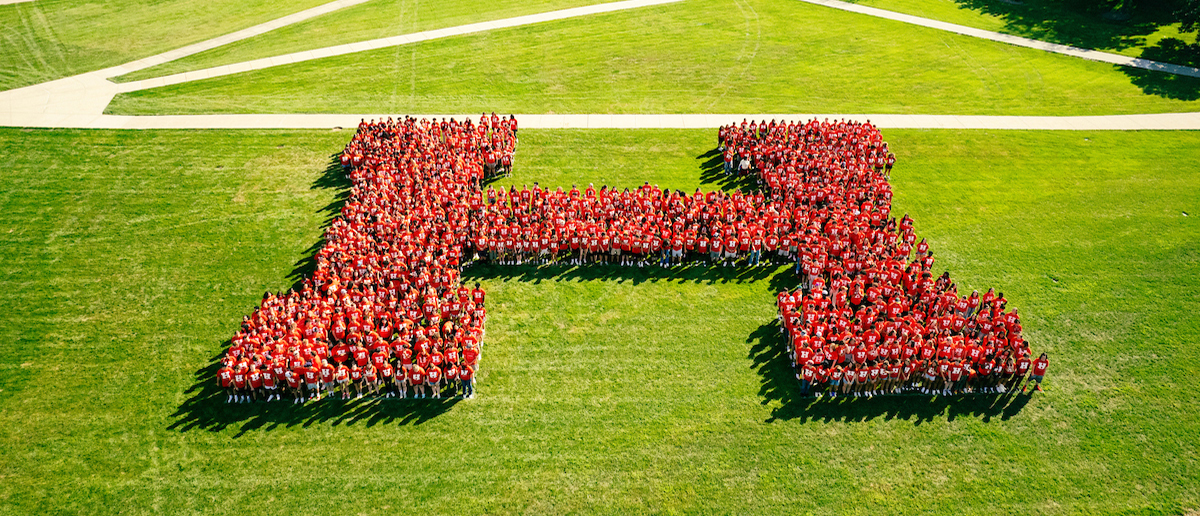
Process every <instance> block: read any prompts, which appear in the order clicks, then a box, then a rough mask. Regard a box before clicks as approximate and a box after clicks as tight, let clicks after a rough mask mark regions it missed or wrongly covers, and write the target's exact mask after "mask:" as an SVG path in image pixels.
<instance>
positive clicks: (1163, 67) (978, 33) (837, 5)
mask: <svg viewBox="0 0 1200 516" xmlns="http://www.w3.org/2000/svg"><path fill="white" fill-rule="evenodd" d="M800 1H801V2H807V3H810V4H816V5H823V6H825V7H832V8H834V9H841V10H843V11H850V12H854V13H859V14H865V15H868V16H875V17H879V18H886V19H888V20H895V21H898V22H904V23H911V24H913V25H920V26H922V27H928V28H931V29H938V30H944V31H948V32H953V33H955V34H961V35H964V36H972V37H976V38H981V39H988V40H992V41H998V42H1001V43H1008V44H1010V45H1016V46H1018V47H1026V48H1034V49H1038V50H1045V51H1046V52H1054V53H1056V54H1063V55H1068V56H1072V57H1078V58H1082V59H1088V60H1091V61H1100V62H1102V63H1112V64H1115V65H1121V66H1130V67H1133V68H1143V69H1146V70H1154V71H1156V72H1165V73H1171V74H1175V75H1186V76H1188V77H1200V68H1193V67H1190V66H1181V65H1177V64H1170V63H1161V62H1158V61H1151V60H1149V59H1141V58H1137V57H1129V56H1123V55H1119V54H1110V53H1108V52H1100V51H1099V50H1088V49H1086V48H1077V47H1072V46H1069V45H1059V44H1057V43H1047V42H1045V41H1038V40H1036V39H1029V38H1022V37H1020V36H1011V35H1008V34H1001V33H999V32H992V31H988V30H983V29H976V28H973V27H967V26H964V25H955V24H953V23H946V22H942V21H937V20H931V19H929V18H921V17H919V16H911V15H908V14H901V13H897V12H893V11H885V10H883V9H876V8H874V7H866V6H862V5H856V4H852V3H848V2H842V1H840V0H800Z"/></svg>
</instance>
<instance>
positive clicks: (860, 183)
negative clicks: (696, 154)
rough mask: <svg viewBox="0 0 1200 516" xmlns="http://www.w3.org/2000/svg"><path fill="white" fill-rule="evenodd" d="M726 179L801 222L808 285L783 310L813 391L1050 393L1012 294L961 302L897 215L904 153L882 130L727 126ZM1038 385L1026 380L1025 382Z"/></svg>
mask: <svg viewBox="0 0 1200 516" xmlns="http://www.w3.org/2000/svg"><path fill="white" fill-rule="evenodd" d="M719 145H720V147H719V149H720V150H721V151H722V152H723V154H724V156H725V160H726V163H727V165H726V170H727V172H728V173H750V174H755V175H756V176H757V178H758V180H759V182H760V184H761V185H762V186H763V188H764V189H765V190H766V191H767V192H768V196H769V199H770V200H771V201H772V202H773V203H774V204H777V205H781V206H782V207H783V208H782V209H780V210H778V211H780V212H783V213H790V214H791V215H792V217H791V219H790V220H788V219H787V218H786V217H785V218H784V220H783V221H782V224H781V228H782V230H783V231H784V232H790V233H791V234H792V235H793V236H792V241H793V242H797V245H798V247H799V252H798V253H794V257H795V258H796V271H797V273H798V274H799V275H800V279H801V281H800V284H801V287H800V288H799V289H796V290H795V291H792V292H786V291H785V292H780V293H779V296H778V300H777V304H778V308H779V318H780V321H781V328H782V331H783V332H784V334H785V335H786V337H787V343H788V355H789V357H790V358H791V359H792V362H793V364H794V365H795V367H796V378H797V380H800V382H801V390H802V392H803V393H804V394H812V395H814V396H821V395H829V396H832V397H837V396H875V395H883V394H901V393H913V392H919V393H922V394H940V395H957V394H967V393H1004V392H1013V391H1015V390H1016V389H1017V388H1020V389H1021V390H1025V389H1026V388H1027V387H1032V388H1034V389H1036V390H1041V380H1042V377H1043V375H1044V374H1045V372H1046V368H1047V367H1048V364H1049V358H1048V357H1047V355H1046V354H1045V353H1043V354H1041V355H1040V356H1039V357H1038V358H1036V359H1033V358H1031V353H1030V349H1029V343H1028V342H1027V341H1026V340H1025V338H1024V337H1023V335H1022V328H1021V322H1020V316H1019V315H1018V313H1017V310H1016V309H1012V310H1008V307H1007V303H1008V300H1007V299H1005V298H1004V295H1003V294H1002V293H1001V294H997V293H996V292H995V291H994V290H989V291H988V292H986V293H984V294H982V295H981V294H979V292H977V291H973V292H971V293H970V294H966V295H960V294H959V292H958V287H957V285H956V284H955V283H954V281H953V280H952V279H951V278H950V274H949V273H943V274H941V275H939V276H937V277H936V278H935V277H934V274H933V265H934V255H933V252H932V251H931V250H930V249H929V245H928V243H927V242H926V241H925V240H924V239H922V240H920V241H917V238H916V234H915V232H914V230H913V220H912V218H910V217H909V216H908V215H904V216H903V217H900V219H899V220H896V219H895V218H893V217H892V216H891V199H892V191H891V186H890V185H889V183H888V180H889V178H890V174H891V169H892V166H893V165H894V163H895V156H894V154H892V153H891V152H890V151H889V150H888V146H887V144H886V143H884V142H883V141H882V138H881V135H880V133H879V131H878V129H876V128H875V127H874V126H872V125H871V124H870V123H855V122H845V121H842V122H828V121H826V122H817V121H815V120H814V121H810V122H808V123H806V124H789V123H776V122H774V121H772V122H770V123H766V122H757V123H755V122H749V123H747V122H745V121H743V122H742V124H740V125H731V126H726V127H723V128H721V130H720V132H719ZM1026 377H1028V379H1026Z"/></svg>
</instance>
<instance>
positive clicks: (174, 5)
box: [0, 0, 325, 90]
mask: <svg viewBox="0 0 1200 516" xmlns="http://www.w3.org/2000/svg"><path fill="white" fill-rule="evenodd" d="M322 3H325V1H324V0H300V1H297V2H287V3H286V4H281V3H278V2H270V1H267V0H207V1H204V2H196V1H194V0H155V1H147V0H107V1H104V2H98V1H86V0H37V1H36V2H29V3H20V4H12V5H0V90H7V89H12V88H19V87H21V86H28V85H30V84H37V83H40V82H45V81H49V80H54V79H60V78H62V77H66V76H69V75H75V74H78V73H83V72H89V71H92V70H99V69H101V68H105V67H109V66H116V65H120V64H124V63H127V62H129V61H133V60H135V59H140V58H143V57H147V56H151V55H154V54H158V53H160V52H166V51H168V50H172V49H176V48H180V47H183V46H185V45H190V44H192V43H197V42H200V41H204V40H206V39H211V38H215V37H217V36H220V35H222V34H228V33H230V32H234V31H237V30H241V29H244V28H246V27H251V26H254V25H257V24H259V23H263V22H266V21H269V20H273V19H275V18H279V17H282V16H286V15H288V14H291V13H295V12H299V11H303V10H305V9H308V8H310V7H315V6H317V5H320V4H322Z"/></svg>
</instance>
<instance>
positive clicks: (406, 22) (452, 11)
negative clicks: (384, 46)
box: [115, 0, 616, 82]
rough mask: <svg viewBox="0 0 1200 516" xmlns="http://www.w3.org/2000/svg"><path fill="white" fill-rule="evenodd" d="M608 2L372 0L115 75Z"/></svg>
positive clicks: (142, 74) (143, 74)
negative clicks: (234, 41) (429, 0)
mask: <svg viewBox="0 0 1200 516" xmlns="http://www.w3.org/2000/svg"><path fill="white" fill-rule="evenodd" d="M612 1H616V0H537V1H532V2H531V1H528V0H523V1H519V2H518V1H515V0H496V1H489V2H472V1H468V0H443V1H440V2H421V1H420V0H375V1H372V2H368V3H365V4H360V5H357V6H354V7H350V8H347V9H342V10H339V11H336V12H334V13H331V14H329V15H326V16H320V17H317V18H313V19H311V20H307V21H304V22H301V23H297V24H295V25H292V26H290V27H285V28H283V29H280V30H275V31H271V32H269V33H267V34H263V35H260V36H256V37H253V38H248V39H245V40H242V41H239V42H237V43H233V44H230V45H225V46H221V47H217V48H214V49H212V50H209V51H206V52H201V53H199V54H195V55H192V56H189V57H185V58H183V59H180V60H178V61H171V62H168V63H163V64H161V65H158V66H155V67H151V68H147V69H145V70H141V71H138V72H134V73H131V74H128V75H124V76H121V77H119V78H117V79H115V80H117V81H121V82H126V81H132V80H139V79H147V78H151V77H161V76H164V75H171V74H174V73H180V72H189V71H192V70H199V69H202V68H209V67H213V66H221V65H227V64H234V63H240V62H242V61H250V60H252V59H259V58H263V57H272V56H278V55H283V54H290V53H292V52H300V51H303V50H313V49H317V48H324V47H329V46H333V45H343V44H346V43H355V42H358V41H368V40H372V39H376V38H386V37H389V36H397V35H400V34H412V33H415V32H421V31H426V30H431V29H440V28H444V27H455V26H458V25H466V24H468V23H476V22H481V21H488V20H500V19H504V18H511V17H514V16H522V15H526V14H536V13H543V12H550V11H554V10H558V9H567V8H571V7H579V6H583V5H592V4H602V3H608V2H612Z"/></svg>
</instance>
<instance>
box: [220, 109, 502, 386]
mask: <svg viewBox="0 0 1200 516" xmlns="http://www.w3.org/2000/svg"><path fill="white" fill-rule="evenodd" d="M516 133H517V125H516V119H515V118H513V117H499V116H496V115H495V114H494V113H493V114H492V115H490V116H488V115H484V116H482V117H480V120H479V122H478V123H472V122H471V121H470V120H464V121H456V120H453V119H451V120H445V119H442V120H440V121H438V120H417V119H414V118H404V119H398V120H393V119H391V118H389V119H387V120H380V121H371V122H365V121H364V122H363V123H362V124H360V125H359V126H358V131H357V132H356V134H355V135H354V137H353V139H352V140H351V141H350V143H349V144H348V145H347V146H346V148H345V150H344V151H343V153H342V156H341V159H342V165H343V169H344V171H345V173H346V175H347V177H348V178H349V180H350V183H351V186H350V195H349V198H348V199H347V201H346V203H345V205H344V207H343V208H342V209H341V213H340V216H339V217H337V218H335V219H334V220H333V222H332V224H331V225H330V227H329V228H328V229H327V230H326V231H325V243H324V245H323V246H322V247H321V249H320V250H319V251H318V252H317V253H316V256H315V261H316V268H315V271H314V272H313V273H312V274H311V275H310V276H309V277H307V278H304V279H303V282H302V285H301V286H300V287H299V288H298V289H294V290H288V291H286V292H282V293H267V294H265V295H264V296H263V299H262V303H261V306H259V308H258V309H256V310H255V311H254V313H253V314H252V315H250V316H247V317H245V318H244V319H243V321H242V325H241V328H240V329H239V330H238V331H237V333H236V334H235V335H234V336H233V338H232V339H231V344H230V347H229V349H228V350H227V352H226V354H225V356H224V358H223V359H222V360H221V362H222V364H221V367H220V369H219V370H218V372H217V381H218V382H219V384H220V386H221V387H222V388H224V389H226V392H227V396H228V397H227V399H226V401H227V402H249V401H275V400H280V399H283V398H285V397H286V398H289V399H291V400H292V401H293V402H294V403H303V402H306V401H309V400H318V399H321V398H322V397H329V396H340V397H341V398H343V399H349V398H352V397H353V398H359V397H362V396H381V397H395V398H426V397H431V398H438V397H443V396H463V397H468V398H469V397H472V396H473V394H474V388H475V375H476V372H477V371H478V368H479V359H480V355H481V353H482V350H483V340H484V335H485V332H484V322H485V321H486V319H487V310H486V304H485V301H486V295H485V293H484V291H483V290H482V289H481V288H480V287H479V285H478V284H475V285H474V288H468V287H467V286H465V285H463V284H462V282H461V272H462V261H463V260H462V258H463V246H464V244H465V243H467V242H468V240H469V237H468V233H469V228H470V225H471V220H472V215H471V207H472V206H473V205H478V201H479V200H480V199H482V190H481V184H482V182H483V181H484V180H486V179H487V178H488V177H489V176H491V175H497V174H507V173H508V172H509V171H510V170H511V166H512V155H513V152H514V150H515V148H516V144H517V138H516Z"/></svg>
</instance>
